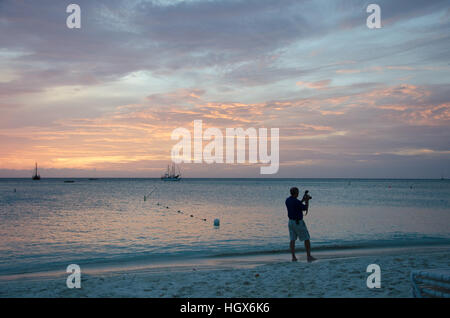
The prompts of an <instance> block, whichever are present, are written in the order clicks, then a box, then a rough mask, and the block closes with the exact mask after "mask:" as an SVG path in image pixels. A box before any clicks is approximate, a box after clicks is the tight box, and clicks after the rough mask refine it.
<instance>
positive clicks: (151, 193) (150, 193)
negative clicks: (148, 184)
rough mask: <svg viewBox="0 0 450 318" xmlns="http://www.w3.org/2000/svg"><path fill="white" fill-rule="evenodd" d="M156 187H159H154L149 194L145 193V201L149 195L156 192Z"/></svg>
mask: <svg viewBox="0 0 450 318" xmlns="http://www.w3.org/2000/svg"><path fill="white" fill-rule="evenodd" d="M156 189H157V187H154V188H153V190H152V191H151V192H150V193H149V194H147V195H144V201H147V197H149V196H150V195H151V194H152V193H153V192H155V190H156Z"/></svg>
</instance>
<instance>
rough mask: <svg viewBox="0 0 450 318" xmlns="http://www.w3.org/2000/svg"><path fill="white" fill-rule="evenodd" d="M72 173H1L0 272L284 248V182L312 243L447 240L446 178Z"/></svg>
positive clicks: (448, 190)
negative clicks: (177, 177)
mask: <svg viewBox="0 0 450 318" xmlns="http://www.w3.org/2000/svg"><path fill="white" fill-rule="evenodd" d="M75 181H76V182H75V183H71V184H67V183H64V182H63V180H58V179H50V180H41V181H39V182H33V181H31V180H20V179H5V180H1V181H0V202H1V207H0V221H1V222H0V236H1V241H0V273H11V272H26V271H34V270H38V269H39V270H42V269H47V268H51V267H52V266H53V267H54V266H60V265H61V264H68V263H69V262H78V263H80V264H85V263H97V262H118V261H130V260H137V259H157V258H169V257H171V256H180V255H184V256H194V255H195V256H201V255H222V254H233V253H253V252H258V251H277V250H285V249H286V248H287V247H286V242H287V240H288V233H287V217H286V209H285V206H284V200H285V198H286V197H287V196H288V192H289V188H290V187H291V186H298V187H299V188H300V189H301V190H306V189H308V190H309V191H310V194H311V195H312V196H313V200H312V202H311V209H310V213H309V214H308V216H307V217H306V222H307V224H308V226H309V230H310V233H311V236H312V242H313V246H314V247H316V248H317V247H319V248H320V247H322V248H331V247H332V248H338V247H340V246H347V247H349V246H371V245H374V246H380V245H384V244H388V245H389V244H398V245H401V244H420V243H427V244H431V243H436V242H448V240H449V239H450V228H449V224H450V223H449V221H450V214H449V212H450V211H449V207H450V204H449V198H450V182H448V181H439V180H428V181H427V180H344V179H342V180H325V179H307V180H237V179H229V180H224V179H203V180H201V179H199V180H188V179H185V180H182V181H181V182H173V183H172V182H162V181H160V180H159V179H99V180H87V179H75ZM154 187H156V191H154V192H153V193H152V194H151V195H150V196H149V197H148V198H147V200H146V201H144V195H146V194H148V193H149V192H151V191H152V190H153V189H154ZM14 188H15V189H17V191H16V192H14V191H13V190H14ZM167 207H168V208H167ZM178 211H180V212H178ZM191 215H192V216H193V217H191ZM214 218H220V220H221V225H220V227H219V228H216V227H214V226H213V220H214ZM203 219H206V221H204V220H203Z"/></svg>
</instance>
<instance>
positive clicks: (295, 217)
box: [286, 187, 316, 262]
mask: <svg viewBox="0 0 450 318" xmlns="http://www.w3.org/2000/svg"><path fill="white" fill-rule="evenodd" d="M290 192H291V196H290V197H289V198H287V199H286V208H287V211H288V217H289V223H288V227H289V237H290V240H291V242H290V248H291V253H292V261H293V262H295V261H297V257H295V241H296V240H297V238H298V239H299V240H300V241H305V249H306V257H307V260H308V262H313V261H315V260H316V259H315V258H314V257H312V256H311V243H310V241H309V232H308V228H307V227H306V223H305V221H303V211H306V210H307V203H308V202H306V205H305V204H303V202H304V201H305V200H309V199H302V201H300V200H299V199H297V198H298V194H299V192H300V191H299V190H298V188H296V187H293V188H291V190H290Z"/></svg>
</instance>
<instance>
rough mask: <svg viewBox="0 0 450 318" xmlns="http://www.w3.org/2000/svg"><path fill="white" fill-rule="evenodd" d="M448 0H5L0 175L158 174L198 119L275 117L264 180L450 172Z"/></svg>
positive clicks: (210, 170) (264, 123)
mask: <svg viewBox="0 0 450 318" xmlns="http://www.w3.org/2000/svg"><path fill="white" fill-rule="evenodd" d="M70 3H77V4H79V5H80V7H81V29H68V28H67V27H66V18H67V16H68V15H69V14H68V13H66V7H67V5H69V4H70ZM370 3H377V4H379V5H380V7H381V20H382V26H383V27H382V28H381V29H369V28H367V26H366V19H367V17H368V16H369V14H368V13H366V8H367V6H368V4H370ZM449 4H450V3H449V1H448V0H447V1H423V0H395V1H394V0H383V1H382V0H374V1H357V0H337V1H300V0H296V1H290V0H283V1H275V0H273V1H269V0H247V1H235V0H226V1H225V0H217V1H212V0H210V1H203V0H195V1H162V0H161V1H137V0H131V1H117V0H101V1H87V0H86V1H81V0H74V1H72V2H70V1H56V0H55V1H45V0H42V1H31V0H28V1H27V0H21V1H13V0H11V1H10V0H0V30H1V31H0V112H1V116H0V142H1V150H0V177H30V176H31V173H32V169H33V168H34V163H35V162H36V161H37V162H38V164H39V166H40V173H41V175H42V177H43V178H45V177H87V176H96V177H159V176H160V175H161V174H162V173H163V172H164V168H165V166H166V165H167V163H169V162H170V160H171V157H170V151H171V148H172V146H173V145H174V144H175V143H176V142H175V141H172V140H171V139H170V136H171V133H172V131H173V130H174V129H175V128H177V127H185V128H188V129H192V127H193V121H194V120H202V121H203V126H204V128H206V127H217V128H220V129H222V130H224V131H225V128H227V127H229V128H237V127H242V128H244V129H246V128H248V127H255V128H260V127H265V128H275V127H276V128H280V170H279V172H278V174H276V175H272V177H376V178H386V177H392V178H440V177H441V176H442V175H444V176H446V177H450V6H449ZM259 171H260V169H259V166H258V165H250V164H244V165H226V164H213V165H207V164H183V166H182V172H183V176H185V177H255V178H256V177H261V175H260V174H259ZM265 177H267V176H265Z"/></svg>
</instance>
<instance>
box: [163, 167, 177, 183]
mask: <svg viewBox="0 0 450 318" xmlns="http://www.w3.org/2000/svg"><path fill="white" fill-rule="evenodd" d="M175 168H176V167H175V164H174V163H173V164H172V167H171V166H170V165H167V171H166V173H164V174H163V175H162V176H161V180H163V181H180V180H181V173H180V168H178V174H177V173H176V172H175Z"/></svg>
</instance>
